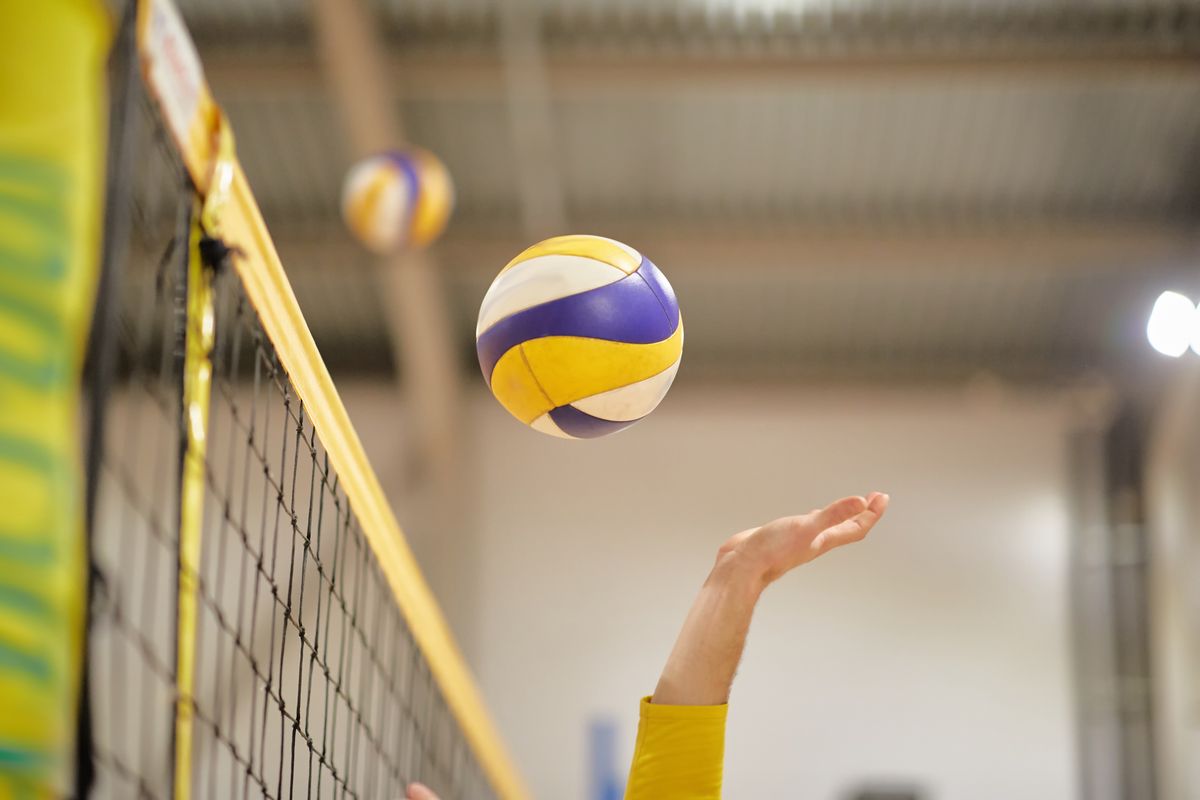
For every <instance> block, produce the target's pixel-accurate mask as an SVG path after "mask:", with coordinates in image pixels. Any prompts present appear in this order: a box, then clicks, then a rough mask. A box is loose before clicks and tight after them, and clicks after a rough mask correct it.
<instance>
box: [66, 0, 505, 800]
mask: <svg viewBox="0 0 1200 800" xmlns="http://www.w3.org/2000/svg"><path fill="white" fill-rule="evenodd" d="M117 47H118V48H122V47H124V48H128V49H127V52H126V53H125V56H126V63H127V65H128V69H127V70H123V69H120V68H118V69H117V70H116V72H117V78H116V82H117V85H116V86H115V87H114V91H115V92H116V93H117V95H118V96H119V97H120V100H119V102H118V103H117V104H116V112H115V113H116V115H117V116H116V117H115V119H116V124H115V125H114V130H115V131H117V132H118V138H117V140H115V141H114V143H113V144H114V146H113V147H112V151H113V154H114V155H113V156H112V158H111V159H110V160H111V161H112V163H110V166H109V180H110V186H109V192H108V197H109V213H108V222H107V234H108V235H107V245H106V261H107V263H105V264H104V266H103V273H102V274H103V278H102V283H101V286H102V289H101V292H102V305H103V304H104V298H103V295H104V293H105V292H107V293H108V294H109V297H108V298H107V307H108V308H109V309H113V310H112V311H111V313H110V314H109V317H110V318H109V319H108V320H105V319H103V317H102V318H101V320H100V323H99V324H98V325H97V337H98V339H99V341H98V342H97V345H96V346H97V347H99V348H102V349H104V350H106V352H108V353H110V354H111V365H112V370H111V374H112V380H111V381H110V385H111V390H110V391H109V392H108V393H107V399H106V400H105V402H104V403H103V416H102V420H103V425H102V429H101V430H102V442H101V443H100V444H99V445H98V447H97V449H96V454H97V455H96V457H95V458H93V459H92V461H93V473H92V474H91V475H90V476H89V478H90V480H91V482H92V486H93V487H94V496H95V497H96V498H97V499H96V505H95V511H94V515H93V524H92V536H91V542H90V548H91V555H92V562H93V571H94V575H95V589H94V591H93V603H92V611H91V617H92V625H91V635H90V640H89V651H90V652H89V654H88V662H89V664H88V680H89V685H90V686H89V690H90V695H91V708H92V716H93V720H92V725H91V731H92V733H91V740H92V741H91V751H92V753H93V756H94V765H95V770H96V781H95V786H96V789H97V793H98V794H99V795H100V796H112V797H133V796H138V797H177V798H187V797H205V798H237V797H261V796H265V797H295V796H303V797H343V796H347V797H381V798H398V797H403V796H404V791H405V786H406V784H407V783H408V782H409V781H412V780H420V781H422V782H424V783H427V784H428V785H429V786H431V787H432V788H434V789H435V790H436V791H437V792H438V793H439V794H440V795H441V796H442V798H443V800H452V799H453V798H470V800H477V799H478V798H487V797H504V798H517V797H524V796H526V792H525V789H524V787H523V785H522V783H521V779H520V777H519V776H518V775H517V773H516V771H515V770H514V768H513V766H512V764H511V761H510V759H509V756H508V755H507V753H506V750H505V747H504V745H503V743H502V742H501V740H500V739H499V737H498V736H497V733H496V731H495V728H494V726H493V724H492V722H491V721H490V718H489V716H488V714H487V711H486V709H485V707H484V704H483V702H482V700H481V698H480V695H479V693H478V691H477V688H476V686H475V684H474V682H473V680H472V678H471V676H470V675H469V673H468V670H467V669H466V667H465V665H464V663H463V660H462V658H461V655H460V653H459V651H458V649H457V647H456V645H455V644H454V641H453V638H452V636H451V634H450V632H449V630H448V628H447V625H446V623H445V620H444V618H443V616H442V614H441V612H440V611H439V609H438V607H437V605H436V603H435V601H434V599H433V597H432V595H431V593H430V591H429V589H428V586H427V584H426V583H425V581H424V579H423V578H422V576H421V573H420V571H419V569H418V568H417V566H416V563H415V561H414V558H413V555H412V553H411V551H410V549H409V547H408V545H407V544H406V542H405V539H404V537H403V534H402V533H401V531H400V528H399V526H398V524H397V522H396V519H395V516H394V515H393V513H392V511H391V509H390V508H389V507H388V505H387V502H386V500H385V499H384V495H383V492H382V490H381V487H380V484H379V482H378V480H377V478H376V476H375V474H374V473H373V472H372V470H371V467H370V465H369V464H368V462H367V460H366V458H365V455H364V453H363V448H362V445H361V443H360V441H359V438H358V436H357V434H356V432H355V430H354V428H353V427H352V426H351V424H350V421H349V418H348V416H347V413H346V410H345V408H344V407H343V405H342V403H341V401H340V399H339V397H338V393H337V390H336V388H335V386H334V384H333V382H332V379H331V378H330V375H329V372H328V371H327V369H326V367H325V365H324V363H323V362H322V360H321V358H320V355H319V354H318V352H317V349H316V346H315V344H314V342H313V339H312V336H311V335H310V333H309V330H308V328H307V325H306V324H305V321H304V318H303V316H302V315H301V313H300V309H299V307H298V306H297V304H296V300H295V297H294V295H293V293H292V290H291V288H290V286H289V284H288V281H287V278H286V275H285V272H284V269H283V266H282V265H281V264H280V262H279V259H278V256H277V254H276V251H275V248H274V246H273V244H272V242H271V238H270V236H269V234H268V232H267V230H266V228H265V226H264V224H263V222H262V218H261V215H260V213H259V210H258V208H257V205H256V204H255V201H254V197H253V194H252V192H251V190H250V187H249V185H248V184H247V182H246V178H245V175H244V174H243V172H242V169H241V166H240V165H239V164H238V162H237V158H236V154H235V150H234V146H233V141H234V138H233V133H232V131H230V130H229V129H228V127H227V125H226V124H225V122H224V120H223V117H222V115H221V113H220V110H219V108H218V107H217V105H216V104H215V103H214V102H213V100H212V98H211V96H210V93H209V90H208V88H207V85H206V83H205V81H204V77H203V72H202V69H201V66H200V62H199V60H198V58H197V57H196V54H195V50H194V48H193V47H192V45H191V42H190V39H189V38H188V36H187V31H186V29H185V28H184V25H183V23H182V21H181V19H180V17H179V16H178V14H177V12H176V11H175V9H174V8H173V7H172V5H171V4H170V3H169V2H168V0H142V2H139V3H138V5H137V11H136V18H135V17H134V16H132V15H131V16H130V17H129V19H128V21H127V23H126V25H125V27H124V28H123V41H122V40H119V41H118V45H117ZM121 55H122V54H121V53H120V52H118V53H117V57H118V59H117V60H118V62H119V61H120V56H121ZM122 74H123V75H124V76H125V77H124V78H123V77H122Z"/></svg>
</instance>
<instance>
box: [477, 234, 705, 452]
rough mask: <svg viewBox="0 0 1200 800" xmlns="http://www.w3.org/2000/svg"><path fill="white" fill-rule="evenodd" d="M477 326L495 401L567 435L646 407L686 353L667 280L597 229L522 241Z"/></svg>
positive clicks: (604, 429) (606, 428)
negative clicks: (531, 242)
mask: <svg viewBox="0 0 1200 800" xmlns="http://www.w3.org/2000/svg"><path fill="white" fill-rule="evenodd" d="M518 266H519V267H520V269H519V270H518V269H517V267H518ZM510 273H511V274H510ZM476 331H477V333H476V340H475V346H476V352H477V354H478V356H479V365H480V368H481V369H482V370H483V375H484V378H485V379H486V380H487V382H488V385H489V387H490V388H491V390H492V393H493V394H494V395H495V396H496V399H497V400H499V401H500V404H501V405H502V406H504V408H505V409H507V410H508V411H509V413H511V414H512V415H513V416H514V417H516V418H517V419H519V420H520V421H521V422H523V423H525V424H526V425H530V426H532V427H534V428H535V429H536V430H538V431H540V432H542V433H548V434H553V435H555V436H562V437H565V438H570V439H581V438H596V437H599V436H605V435H608V434H610V433H615V432H616V431H619V430H622V429H624V428H626V427H628V426H630V425H632V424H634V423H635V422H637V421H638V420H640V419H642V418H643V417H645V416H646V415H647V414H649V413H650V412H651V411H653V410H654V408H655V407H656V406H657V405H658V403H659V402H660V401H661V400H662V398H663V396H664V395H665V394H666V392H667V389H668V388H669V387H670V384H671V381H672V380H673V379H674V376H675V373H676V371H677V370H678V368H679V361H680V358H681V356H682V353H683V319H682V317H681V315H680V312H679V304H678V301H677V300H676V298H675V292H674V290H673V289H672V288H671V284H670V283H669V282H668V281H667V279H666V277H665V276H664V275H663V274H662V273H661V272H660V271H659V270H658V267H656V266H655V265H654V263H653V262H651V261H650V260H649V259H648V258H645V257H644V256H642V254H641V253H639V252H638V251H637V250H634V249H633V248H632V247H629V246H628V245H625V244H622V243H621V242H617V241H614V240H612V239H607V238H604V237H602V236H589V235H573V236H558V237H555V238H553V239H547V240H545V241H543V242H539V243H538V244H535V245H533V246H532V247H529V248H527V249H526V250H524V251H523V252H522V253H521V254H520V255H519V256H517V257H516V258H514V259H513V260H512V261H510V262H509V264H508V265H507V266H506V267H505V268H504V269H503V270H501V272H500V275H499V276H497V279H496V280H495V281H493V283H492V286H491V288H490V289H489V290H488V293H487V295H486V297H485V300H484V303H483V304H482V306H481V309H480V317H479V324H478V325H477V328H476Z"/></svg>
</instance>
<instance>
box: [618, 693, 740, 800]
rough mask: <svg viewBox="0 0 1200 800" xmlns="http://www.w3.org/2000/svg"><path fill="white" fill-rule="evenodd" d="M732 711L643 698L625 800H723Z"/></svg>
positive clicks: (725, 707)
mask: <svg viewBox="0 0 1200 800" xmlns="http://www.w3.org/2000/svg"><path fill="white" fill-rule="evenodd" d="M728 708H729V706H727V705H720V706H664V705H654V704H653V703H651V702H650V698H649V697H645V698H642V707H641V718H640V720H639V722H638V735H637V744H636V745H635V747H634V752H633V766H632V767H631V768H630V771H629V783H628V785H627V787H626V790H625V800H719V798H720V797H721V777H722V774H723V771H724V760H725V715H726V712H727V711H728Z"/></svg>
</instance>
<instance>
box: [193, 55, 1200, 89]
mask: <svg viewBox="0 0 1200 800" xmlns="http://www.w3.org/2000/svg"><path fill="white" fill-rule="evenodd" d="M543 58H544V61H543V64H544V66H543V67H542V69H544V73H545V81H546V85H547V86H548V89H549V91H550V92H552V93H554V94H568V93H569V94H578V93H606V92H619V93H622V94H624V93H630V92H632V93H645V92H651V93H661V92H664V91H686V90H693V89H695V90H711V89H713V88H720V87H732V88H739V87H762V86H767V87H770V86H787V85H792V84H804V83H807V82H818V83H827V84H840V83H857V82H867V83H882V84H885V85H892V84H898V83H904V82H913V81H916V82H927V81H933V80H936V81H986V80H999V81H1015V80H1023V81H1033V80H1037V81H1043V80H1068V81H1071V80H1073V81H1089V82H1111V83H1114V84H1120V83H1127V82H1136V81H1146V80H1163V81H1176V80H1195V79H1200V56H1198V55H1196V54H1189V53H1179V54H1126V55H1115V56H1097V55H1088V54H1083V53H1075V54H1061V53H1058V54H1055V53H1032V54H1029V55H1027V56H1020V57H1017V56H1005V55H996V56H983V55H980V56H964V55H955V54H946V55H934V56H929V55H925V56H905V55H894V56H887V55H878V56H862V55H859V56H855V55H845V56H839V55H836V54H826V55H812V56H804V55H799V56H781V57H774V56H767V57H762V58H745V57H741V58H739V57H728V58H722V57H704V58H700V57H687V56H679V57H664V56H653V55H643V56H639V55H603V54H596V55H592V56H569V55H552V54H546V55H545V56H544V57H543ZM205 61H206V64H208V73H209V77H210V81H211V82H212V83H213V84H214V86H216V87H217V91H218V93H219V92H220V91H221V89H222V88H225V87H228V88H229V89H237V90H246V89H249V90H254V89H263V90H278V89H305V88H311V87H312V86H314V85H317V82H318V81H319V74H318V68H317V64H316V62H315V60H314V59H313V57H312V56H311V55H310V54H309V53H308V52H306V51H304V50H302V49H299V48H296V49H273V50H268V51H254V50H251V49H243V48H236V49H223V48H222V49H218V50H216V51H214V52H212V53H206V54H205ZM384 69H385V71H386V76H387V82H388V84H389V86H391V87H392V91H393V92H394V93H395V94H396V95H398V96H401V97H405V98H417V99H421V98H442V97H447V96H463V97H475V96H491V97H496V96H501V95H502V94H503V93H504V92H505V91H506V88H507V87H506V80H508V77H507V76H508V75H509V74H510V73H508V72H506V63H505V60H504V58H502V57H500V56H496V55H481V54H428V53H394V54H392V55H390V56H389V57H388V59H387V61H386V66H385V67H384Z"/></svg>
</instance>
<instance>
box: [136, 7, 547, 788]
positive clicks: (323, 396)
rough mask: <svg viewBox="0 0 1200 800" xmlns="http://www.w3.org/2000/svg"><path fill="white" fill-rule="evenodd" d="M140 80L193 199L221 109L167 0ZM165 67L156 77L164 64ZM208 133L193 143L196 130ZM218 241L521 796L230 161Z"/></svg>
mask: <svg viewBox="0 0 1200 800" xmlns="http://www.w3.org/2000/svg"><path fill="white" fill-rule="evenodd" d="M139 3H140V7H139V12H140V13H139V42H138V44H139V52H140V55H141V61H142V69H143V77H144V79H145V80H146V83H147V88H148V89H149V93H150V95H151V97H152V98H153V99H154V101H155V104H156V107H157V109H158V112H159V114H160V115H161V116H162V118H163V120H164V123H165V128H166V129H167V131H168V132H169V134H170V138H171V140H172V144H173V146H174V147H175V148H176V149H177V151H178V152H179V155H180V158H181V160H182V162H183V164H184V165H185V166H186V168H187V170H188V172H189V173H190V174H191V177H192V180H193V182H194V183H195V185H196V186H197V187H200V188H201V194H202V195H203V194H205V191H204V190H206V189H207V187H208V186H209V182H210V181H211V180H212V167H213V164H212V159H213V157H214V156H215V154H216V149H217V148H216V140H215V139H214V138H213V137H214V136H215V135H216V132H217V130H219V128H220V123H221V115H220V110H219V109H218V108H217V107H216V104H215V103H214V102H213V100H212V96H211V93H210V91H209V89H208V86H207V83H206V82H205V80H204V76H203V72H202V71H201V69H200V66H199V60H198V58H197V57H196V55H195V50H194V47H193V46H192V44H191V42H190V39H189V38H188V37H187V32H186V29H184V28H183V25H182V22H181V21H180V18H179V16H178V12H177V11H176V10H175V9H174V7H173V6H172V5H171V4H170V2H169V0H139ZM168 60H169V62H170V66H171V69H169V70H168V69H165V65H164V61H168ZM198 130H199V131H207V135H198V134H197V131H198ZM231 165H232V174H231V183H230V185H229V194H228V197H227V202H226V203H225V205H224V208H223V209H222V212H221V215H220V225H221V236H222V238H223V240H224V241H225V243H226V244H228V245H229V246H230V247H232V248H236V250H237V251H238V256H237V257H236V258H234V259H233V266H234V269H235V271H236V274H237V276H238V277H239V278H240V280H241V283H242V285H243V288H244V290H245V293H246V296H247V298H248V299H249V301H250V303H251V305H252V306H253V307H254V310H255V311H256V312H257V314H258V317H259V320H260V322H261V325H262V328H263V331H264V332H265V334H266V336H267V338H268V339H269V340H270V342H271V344H272V345H273V347H274V349H275V352H276V353H277V355H278V358H279V362H280V365H281V366H282V367H283V369H284V370H285V371H286V372H287V375H288V378H289V379H290V382H291V384H292V386H293V387H294V389H295V392H296V394H297V396H298V397H299V399H300V400H301V401H302V403H303V405H304V408H305V411H306V413H307V414H308V416H309V419H310V420H311V424H312V427H313V429H314V430H315V431H316V433H317V435H318V436H319V437H320V438H321V442H322V444H323V445H324V448H325V451H326V453H327V455H328V459H329V462H330V465H331V466H332V467H333V468H334V470H335V471H336V473H337V474H338V476H339V480H340V482H341V486H342V488H343V490H344V491H345V494H346V497H347V499H348V501H349V503H350V506H351V508H352V509H353V511H354V514H355V516H356V517H357V518H358V520H359V523H360V526H361V529H362V531H363V534H364V536H365V538H366V540H367V542H368V544H369V546H370V548H371V550H372V552H373V554H374V556H375V558H376V560H377V561H378V564H379V566H380V569H381V571H382V573H383V575H384V577H385V578H386V580H387V583H388V586H389V588H390V589H391V592H392V595H393V597H394V599H395V601H396V605H397V607H398V608H399V610H400V612H401V614H402V615H403V617H404V619H405V621H406V623H407V624H408V626H409V628H410V630H411V633H412V637H413V640H414V641H415V642H416V643H417V645H418V648H419V649H420V651H421V653H422V655H423V656H424V658H425V661H426V663H427V664H428V667H429V671H430V673H431V674H432V677H433V678H434V680H435V681H436V683H437V685H438V687H439V688H440V690H441V692H442V695H443V697H444V699H445V702H446V705H447V706H448V707H449V709H450V711H451V713H452V714H453V716H454V718H455V719H456V721H457V722H458V724H459V726H460V727H461V729H462V731H463V735H464V737H465V739H466V740H467V742H468V743H469V745H470V747H471V749H472V751H473V753H474V754H475V757H476V758H477V759H478V761H479V763H480V765H481V767H482V768H483V770H484V772H485V773H486V775H487V778H488V781H489V783H490V784H491V786H492V788H493V789H494V790H495V791H496V793H497V794H498V795H499V796H501V797H504V798H511V799H513V800H516V799H518V798H526V797H528V796H529V792H528V790H527V789H526V787H525V785H524V782H523V781H522V779H521V777H520V775H519V774H518V772H517V770H516V768H515V766H514V764H513V761H512V759H511V757H510V755H509V753H508V752H507V748H506V747H505V746H504V744H503V742H502V740H501V738H500V736H499V734H498V732H497V729H496V727H495V724H494V723H493V721H492V719H491V716H490V714H489V713H488V711H487V709H486V707H485V705H484V702H483V698H482V696H481V694H480V692H479V690H478V688H477V686H476V684H475V681H474V679H473V677H472V676H471V674H470V672H469V670H468V668H467V666H466V663H465V661H464V659H463V657H462V654H461V651H460V650H459V648H458V646H457V644H456V643H455V641H454V638H453V636H452V635H451V633H450V629H449V626H448V624H447V622H446V620H445V617H444V616H443V614H442V612H441V609H440V608H439V607H438V605H437V602H436V600H435V599H434V597H433V593H432V591H431V590H430V588H429V585H428V584H427V583H426V581H425V578H424V576H423V575H422V573H421V571H420V568H419V567H418V566H417V562H416V558H415V557H414V555H413V552H412V550H411V548H410V547H409V545H408V543H407V540H406V539H405V537H404V534H403V532H402V531H401V528H400V525H399V522H398V521H397V520H396V517H395V515H394V513H393V512H392V510H391V507H390V506H389V504H388V502H387V499H386V497H385V495H384V492H383V488H382V486H381V485H380V483H379V480H378V478H377V477H376V475H375V472H374V471H373V470H372V469H371V466H370V464H369V463H368V461H367V456H366V453H365V451H364V450H363V446H362V442H361V441H360V439H359V437H358V434H357V433H356V431H355V430H354V427H353V426H352V424H351V422H350V417H349V414H348V413H347V411H346V408H345V406H344V405H343V403H342V401H341V398H340V397H339V395H338V392H337V389H336V388H335V386H334V383H333V379H332V378H331V377H330V374H329V370H328V369H327V368H326V366H325V363H324V361H322V359H321V357H320V354H319V352H318V351H317V346H316V342H315V341H314V340H313V337H312V334H311V332H310V331H309V329H308V324H307V323H306V322H305V320H304V317H303V315H302V314H301V312H300V307H299V305H298V304H297V302H296V297H295V294H294V293H293V291H292V287H291V284H290V283H289V282H288V280H287V277H286V275H285V273H284V270H283V266H282V264H281V262H280V260H279V256H278V254H277V252H276V250H275V245H274V243H273V241H272V240H271V237H270V234H269V233H268V231H267V228H266V225H265V224H264V223H263V220H262V215H261V213H260V211H259V208H258V204H257V202H256V201H255V199H254V195H253V193H252V192H251V190H250V186H249V183H248V182H247V180H246V176H245V173H244V171H243V170H242V167H241V165H240V164H239V163H238V162H237V159H236V157H233V158H232V159H231Z"/></svg>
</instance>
